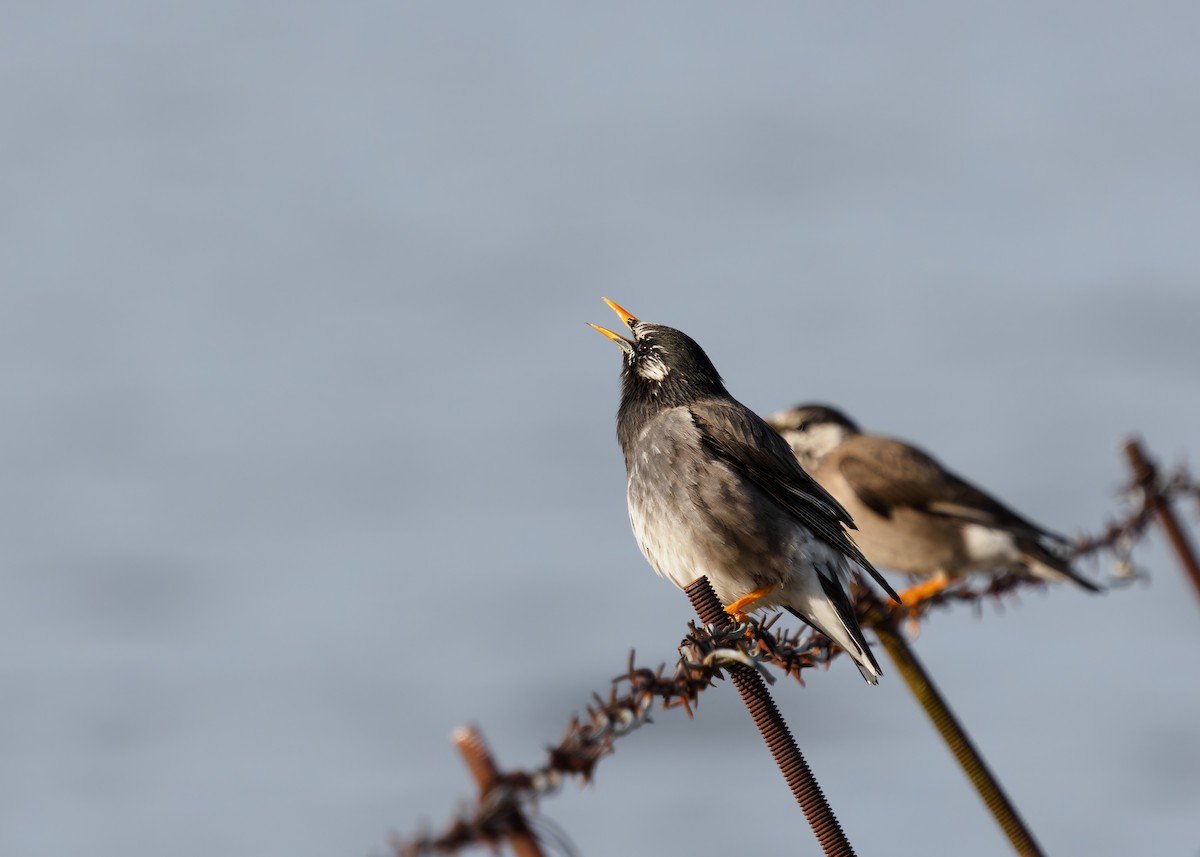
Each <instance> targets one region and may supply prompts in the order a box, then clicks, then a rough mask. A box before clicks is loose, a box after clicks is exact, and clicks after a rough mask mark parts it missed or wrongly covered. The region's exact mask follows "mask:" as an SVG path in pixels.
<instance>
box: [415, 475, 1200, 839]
mask: <svg viewBox="0 0 1200 857" xmlns="http://www.w3.org/2000/svg"><path fill="white" fill-rule="evenodd" d="M1122 493H1123V496H1124V497H1125V499H1126V501H1127V505H1128V511H1127V512H1126V514H1125V515H1124V516H1123V517H1119V518H1116V519H1114V520H1112V521H1110V522H1108V523H1106V524H1105V525H1104V526H1103V528H1102V529H1101V530H1100V531H1099V532H1097V533H1094V534H1083V535H1081V536H1079V537H1078V538H1076V539H1075V540H1074V541H1073V542H1072V543H1071V545H1070V548H1069V554H1068V555H1069V557H1070V558H1071V559H1073V560H1075V559H1080V558H1084V557H1094V556H1098V555H1101V554H1109V555H1111V556H1112V557H1113V558H1115V559H1116V561H1117V565H1118V574H1117V575H1116V580H1117V581H1118V582H1119V581H1120V580H1121V579H1123V578H1127V577H1129V576H1130V575H1129V573H1128V570H1129V569H1132V568H1133V565H1132V562H1131V559H1130V557H1131V554H1132V549H1133V546H1134V545H1135V544H1136V543H1137V542H1139V541H1140V540H1141V539H1142V538H1143V537H1144V536H1145V534H1146V530H1147V528H1148V527H1149V526H1150V524H1151V522H1152V521H1153V519H1154V515H1155V512H1156V510H1157V509H1158V508H1159V507H1160V506H1163V505H1166V504H1168V503H1170V502H1172V501H1174V500H1177V499H1180V498H1190V499H1192V500H1193V501H1194V502H1195V503H1197V504H1200V483H1198V482H1197V481H1196V480H1194V479H1193V478H1192V477H1191V475H1190V473H1189V472H1188V470H1187V469H1186V467H1183V466H1179V467H1176V468H1175V469H1174V470H1172V471H1170V472H1168V473H1166V474H1161V473H1159V472H1157V471H1156V470H1154V469H1153V468H1151V469H1150V470H1148V471H1145V472H1142V473H1139V474H1137V475H1136V476H1135V479H1134V481H1133V483H1132V484H1130V485H1129V486H1127V487H1126V488H1125V489H1124V491H1123V492H1122ZM978 577H979V578H980V579H981V580H984V578H983V576H982V575H981V576H978ZM1044 585H1045V583H1044V582H1043V581H1041V580H1037V579H1034V578H1031V577H1025V576H1021V575H1018V574H1000V575H996V576H992V577H990V578H986V579H985V580H984V582H982V583H978V584H972V583H971V582H970V581H964V582H960V583H956V584H955V585H952V586H950V587H947V588H946V589H944V590H942V591H941V592H938V593H936V594H934V595H932V596H930V597H929V598H926V599H923V600H921V601H920V602H918V603H916V604H906V605H903V606H902V607H899V606H896V605H891V607H890V608H885V607H884V605H883V603H882V602H880V601H879V600H878V599H876V598H875V597H873V596H870V595H867V594H865V593H864V594H862V595H861V596H860V598H859V613H860V618H861V619H862V620H863V622H864V624H867V625H871V626H875V625H877V624H879V623H881V622H885V621H887V622H890V621H893V620H894V618H895V615H896V614H897V613H898V614H899V615H902V616H904V617H907V619H908V620H909V621H910V622H914V623H916V622H919V620H920V619H921V618H922V617H924V615H925V614H926V613H928V612H929V611H930V610H931V609H933V608H935V607H947V606H950V605H951V604H954V603H963V602H966V603H970V604H972V605H973V606H975V607H976V608H977V609H978V608H980V607H981V606H982V604H983V602H984V601H986V600H999V599H1001V598H1003V597H1004V596H1006V595H1009V594H1011V593H1013V592H1015V591H1017V590H1019V589H1022V588H1028V587H1035V586H1036V587H1041V586H1044ZM880 609H890V611H892V613H893V615H892V616H885V615H881V614H880V613H878V612H877V611H878V610H880ZM781 615H782V614H779V613H776V614H774V615H772V616H770V617H768V618H766V619H765V620H764V621H761V622H760V621H757V620H754V619H751V620H749V621H748V622H746V623H743V624H740V625H736V626H732V627H730V626H727V627H722V628H718V627H716V626H712V625H707V626H698V625H697V624H696V623H695V622H691V623H689V625H688V634H687V636H685V637H684V639H683V641H682V642H681V643H680V645H679V654H680V658H679V660H678V662H677V663H676V664H675V667H674V669H673V670H671V671H670V672H668V671H667V667H666V665H665V664H663V665H660V666H659V667H658V668H657V669H650V668H648V667H639V666H638V665H637V663H636V653H635V652H631V653H630V655H629V663H628V666H627V669H626V671H625V672H624V673H623V674H621V675H619V676H617V677H616V678H614V679H613V681H612V686H611V687H610V689H609V692H608V694H607V696H601V695H599V694H593V702H592V704H591V705H589V706H588V707H587V708H586V709H585V710H584V711H583V713H581V714H576V715H575V716H574V717H573V718H572V719H571V722H570V724H569V725H568V726H567V730H566V732H565V734H564V735H563V737H562V739H561V740H560V741H559V742H558V744H556V745H554V746H552V747H550V748H549V749H548V750H547V760H546V762H545V764H543V765H542V766H541V767H538V768H535V769H532V770H516V771H509V772H503V773H499V774H498V775H497V777H496V778H495V780H494V782H493V783H492V784H491V786H490V787H489V788H488V789H487V790H486V791H485V792H484V794H483V795H482V796H481V797H480V799H479V800H478V801H476V802H475V804H474V805H472V806H469V807H467V808H465V809H463V810H462V811H461V812H460V813H459V815H458V817H457V818H455V819H454V820H452V821H451V822H450V823H449V824H447V825H446V826H445V827H444V828H443V829H442V830H441V832H440V833H437V834H433V833H428V832H424V833H420V834H418V835H416V836H414V837H411V838H409V839H404V840H401V839H396V840H393V842H392V850H393V853H394V854H395V857H419V855H431V854H453V853H457V852H459V851H460V850H462V849H463V848H466V847H469V846H472V845H482V846H485V847H489V848H491V849H493V850H497V849H498V848H499V844H500V843H501V842H502V841H504V840H505V839H506V838H507V837H509V836H511V835H512V834H513V832H514V830H516V829H519V828H520V825H522V824H524V818H525V813H526V812H527V811H529V810H536V808H537V802H538V800H539V799H540V798H542V797H545V796H548V795H550V794H552V793H554V792H555V791H557V790H558V789H559V788H560V787H561V786H562V784H563V781H564V779H565V778H567V777H574V778H577V779H580V780H582V781H584V782H587V781H590V779H591V777H592V773H593V771H594V770H595V768H596V765H597V764H598V763H599V761H600V760H601V759H603V758H604V757H605V756H608V755H610V754H611V753H612V752H613V751H614V749H615V748H614V743H615V742H616V740H617V739H618V738H620V737H622V736H624V735H627V734H629V733H630V732H632V731H634V730H635V729H637V728H639V727H640V726H642V725H643V724H646V723H649V722H651V719H650V715H651V713H652V711H653V710H654V708H655V705H656V704H657V705H659V706H660V707H661V708H663V709H672V708H682V709H683V710H684V711H685V712H686V713H687V715H688V717H692V716H693V715H694V712H695V709H696V707H697V706H698V705H699V697H700V694H701V693H702V692H703V691H704V690H706V689H707V688H709V687H711V686H712V685H713V683H714V681H715V680H716V679H719V678H724V672H723V669H725V668H728V667H729V666H730V665H733V664H737V665H741V666H745V667H750V668H753V669H754V670H756V671H758V672H759V673H760V674H762V675H763V676H764V678H765V679H766V680H767V681H768V682H772V681H774V678H773V676H771V675H770V673H769V671H768V667H775V668H776V669H778V670H780V671H781V672H783V674H784V675H788V676H791V677H793V678H794V679H796V680H797V681H798V682H799V683H800V684H801V685H803V684H804V680H803V678H802V676H801V673H802V671H803V670H805V669H809V668H812V667H815V666H818V665H821V664H827V663H829V661H830V660H832V659H833V658H834V657H835V656H836V655H838V654H839V653H840V651H841V650H840V649H839V648H838V647H837V646H836V645H835V644H833V643H832V642H831V641H829V640H828V639H827V638H825V637H824V635H822V634H820V633H817V632H815V631H810V632H808V633H805V632H803V631H801V630H796V631H792V632H788V631H786V630H776V629H775V628H774V625H775V623H776V622H777V621H778V619H779V618H780V616H781ZM533 826H534V827H537V825H536V824H535V825H533ZM555 838H556V839H557V840H558V845H559V848H560V849H561V850H563V851H564V852H568V853H569V852H570V845H569V843H567V842H566V841H565V839H564V838H563V837H561V835H558V834H556V836H555Z"/></svg>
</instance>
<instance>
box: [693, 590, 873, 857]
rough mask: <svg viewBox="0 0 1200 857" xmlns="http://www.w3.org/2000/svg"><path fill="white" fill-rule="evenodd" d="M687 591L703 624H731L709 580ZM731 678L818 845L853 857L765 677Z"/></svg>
mask: <svg viewBox="0 0 1200 857" xmlns="http://www.w3.org/2000/svg"><path fill="white" fill-rule="evenodd" d="M684 591H685V592H686V593H687V596H688V598H690V599H691V601H692V606H693V607H695V608H696V612H697V613H698V614H700V621H701V622H703V623H704V624H705V625H715V626H717V627H723V626H728V625H730V624H731V620H730V618H729V614H727V613H726V612H725V608H724V607H723V606H722V605H721V602H720V600H719V599H718V598H717V593H716V592H714V591H713V588H712V584H710V583H709V582H708V578H707V577H701V578H699V579H697V580H693V581H692V582H691V584H689V585H688V587H687V589H685V590H684ZM729 675H730V677H731V678H732V679H733V683H734V686H735V687H737V689H738V693H740V694H741V695H742V701H743V702H745V703H746V707H747V708H748V709H750V715H751V716H752V717H753V718H754V722H755V724H756V725H757V726H758V731H759V732H761V733H762V736H763V739H764V740H765V741H766V742H767V747H769V748H770V750H771V755H772V756H774V757H775V762H776V763H777V764H778V765H779V769H780V770H781V771H782V772H783V776H784V779H786V780H787V784H788V787H789V788H791V790H792V794H793V795H795V797H796V802H797V803H799V804H800V808H801V809H802V810H803V811H804V816H805V818H807V819H808V823H809V824H810V825H812V829H813V833H815V834H816V835H817V841H818V842H820V843H821V848H822V849H823V850H824V851H825V853H826V854H830V855H840V857H850V855H853V854H854V849H853V848H851V847H850V843H849V841H847V839H846V834H844V833H843V832H842V827H841V825H840V824H838V820H837V818H836V816H834V814H833V810H832V809H830V808H829V804H828V802H827V801H826V800H825V795H824V794H823V793H822V792H821V787H820V785H818V784H817V781H816V779H815V778H814V777H813V775H812V771H811V770H809V767H808V762H806V761H805V760H804V756H803V755H802V754H801V753H800V748H799V747H797V746H796V741H795V739H793V738H792V733H791V732H790V731H789V730H788V727H787V723H785V722H784V720H783V716H782V715H781V714H780V713H779V709H778V708H776V706H775V700H773V699H772V698H771V694H770V693H769V692H768V691H767V685H766V683H765V682H764V681H763V678H762V676H761V675H759V674H758V673H757V672H755V671H754V670H753V669H751V668H750V667H747V666H742V665H740V664H734V665H732V666H730V667H729Z"/></svg>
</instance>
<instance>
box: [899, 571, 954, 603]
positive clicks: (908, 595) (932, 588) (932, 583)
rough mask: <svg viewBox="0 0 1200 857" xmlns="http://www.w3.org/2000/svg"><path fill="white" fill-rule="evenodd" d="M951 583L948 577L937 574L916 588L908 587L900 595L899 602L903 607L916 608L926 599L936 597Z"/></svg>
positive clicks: (940, 573)
mask: <svg viewBox="0 0 1200 857" xmlns="http://www.w3.org/2000/svg"><path fill="white" fill-rule="evenodd" d="M950 583H951V580H950V577H949V576H948V575H945V574H943V573H942V572H938V573H937V574H935V575H934V576H933V577H931V578H929V580H926V581H925V582H924V583H918V584H917V585H916V586H910V587H909V588H908V589H905V590H904V591H902V592H901V593H900V601H901V603H902V604H904V606H905V607H916V606H917V605H918V604H920V603H921V602H922V601H924V600H925V599H926V598H932V597H933V596H934V595H937V594H938V593H939V592H941V591H942V590H943V589H945V588H946V587H947V586H949V585H950Z"/></svg>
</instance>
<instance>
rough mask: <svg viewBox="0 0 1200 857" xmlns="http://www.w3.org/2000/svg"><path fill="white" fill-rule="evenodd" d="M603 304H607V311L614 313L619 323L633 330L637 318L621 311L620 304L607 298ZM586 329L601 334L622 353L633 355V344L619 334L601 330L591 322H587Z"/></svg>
mask: <svg viewBox="0 0 1200 857" xmlns="http://www.w3.org/2000/svg"><path fill="white" fill-rule="evenodd" d="M604 302H605V303H606V304H608V308H609V309H611V310H612V311H613V312H615V313H616V314H617V316H618V318H620V319H621V322H622V323H623V324H624V325H625V326H626V327H628V328H629V329H630V330H633V325H634V324H636V323H637V318H636V317H635V316H634V315H633V314H632V313H630V312H629V311H628V310H626V309H623V308H622V307H621V305H620V304H617V303H614V302H613V301H610V300H609V299H608V298H605V299H604ZM588 327H590V328H592V329H593V330H595V331H598V332H600V333H603V334H604V335H605V336H607V337H608V338H609V339H611V340H612V341H613V342H615V343H616V344H617V346H618V347H620V349H621V350H622V351H624V352H625V353H626V354H632V353H633V342H631V341H630V340H628V339H626V338H625V337H624V336H621V334H619V333H613V332H612V331H611V330H608V329H606V328H603V327H601V326H600V325H598V324H592V323H591V322H588Z"/></svg>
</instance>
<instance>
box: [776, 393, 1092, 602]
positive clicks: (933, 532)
mask: <svg viewBox="0 0 1200 857" xmlns="http://www.w3.org/2000/svg"><path fill="white" fill-rule="evenodd" d="M768 422H769V423H770V424H771V426H772V427H773V428H774V429H775V430H777V431H778V432H779V433H780V434H781V435H782V436H783V438H784V439H785V440H786V441H787V442H788V445H789V446H791V448H792V451H793V452H794V453H795V455H796V458H797V460H799V462H800V464H801V465H802V466H803V467H804V469H805V470H807V471H808V472H809V473H811V474H812V475H813V478H815V479H816V480H817V481H818V482H820V483H821V485H823V486H824V487H825V488H826V489H827V490H828V491H829V493H830V494H832V495H833V496H834V497H836V498H837V499H838V500H839V501H840V502H841V504H842V505H843V506H844V507H845V508H846V509H848V510H849V511H850V514H851V515H853V516H854V521H855V523H856V524H858V528H859V531H858V533H857V535H856V541H857V542H858V545H859V547H861V548H862V550H863V553H865V554H866V555H867V557H868V558H869V559H870V560H871V562H873V563H875V564H876V565H878V566H879V567H881V568H890V569H893V570H895V571H899V572H903V573H906V574H912V575H918V576H922V577H926V576H927V577H929V578H930V579H929V580H928V581H926V582H925V583H922V584H920V585H919V586H915V587H913V588H911V589H908V590H905V592H904V593H903V594H902V597H903V599H904V602H905V603H906V604H912V603H914V602H915V601H917V600H919V599H921V598H926V597H928V596H930V595H932V594H934V593H936V592H940V591H941V590H942V589H944V588H945V587H946V586H947V585H948V584H949V583H950V582H952V581H953V580H954V579H955V578H957V577H960V576H961V575H963V574H967V573H970V572H975V571H1009V570H1014V569H1015V570H1023V571H1026V572H1028V573H1029V574H1032V575H1033V576H1035V577H1039V578H1042V579H1045V580H1055V581H1063V580H1070V581H1072V582H1073V583H1076V584H1078V585H1079V586H1081V587H1083V588H1084V589H1086V590H1088V591H1090V592H1098V591H1100V587H1099V586H1097V585H1096V584H1094V583H1092V582H1091V581H1089V580H1087V579H1086V578H1084V577H1082V576H1081V575H1080V574H1079V573H1078V572H1076V571H1075V570H1074V569H1073V568H1071V564H1070V562H1069V561H1068V560H1067V559H1066V558H1065V557H1064V555H1063V554H1064V548H1065V547H1066V545H1067V540H1066V539H1064V538H1063V537H1062V536H1059V535H1055V534H1054V533H1051V532H1049V531H1048V530H1046V529H1044V528H1042V527H1040V526H1038V525H1037V524H1034V523H1032V522H1031V521H1029V520H1028V519H1026V518H1024V517H1022V516H1021V515H1019V514H1017V513H1016V512H1014V511H1013V510H1012V509H1010V508H1008V507H1007V506H1005V505H1004V504H1003V503H1001V502H1000V501H999V500H996V499H995V498H994V497H992V496H991V495H989V494H987V493H985V492H983V491H981V490H980V489H979V488H976V487H975V486H974V485H972V484H970V483H969V482H967V481H966V480H964V479H962V478H961V477H959V476H957V475H955V474H954V473H952V472H950V471H949V470H947V469H946V468H945V467H943V466H942V465H941V464H940V463H939V462H938V461H937V460H936V459H934V458H933V457H932V456H930V455H929V454H927V453H925V452H923V451H922V450H920V449H917V448H916V447H915V446H910V445H908V444H907V443H904V442H902V441H899V440H893V439H891V438H887V437H880V436H878V435H873V434H863V433H862V432H861V431H859V428H858V426H857V425H855V423H854V422H852V421H851V420H850V419H849V418H848V417H847V416H846V415H845V414H843V413H842V412H841V411H838V410H836V409H835V408H831V407H828V406H826V405H797V406H796V407H794V408H792V409H790V410H787V411H782V412H780V413H778V414H775V415H774V416H772V417H770V418H769V419H768Z"/></svg>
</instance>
